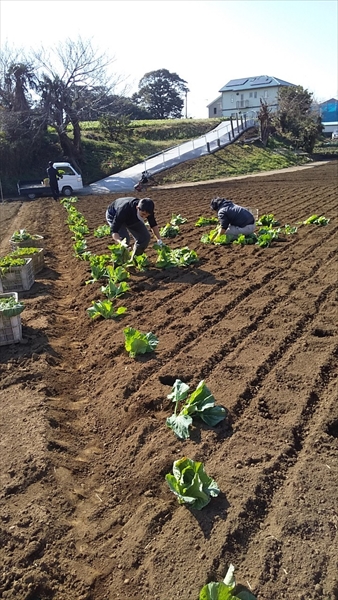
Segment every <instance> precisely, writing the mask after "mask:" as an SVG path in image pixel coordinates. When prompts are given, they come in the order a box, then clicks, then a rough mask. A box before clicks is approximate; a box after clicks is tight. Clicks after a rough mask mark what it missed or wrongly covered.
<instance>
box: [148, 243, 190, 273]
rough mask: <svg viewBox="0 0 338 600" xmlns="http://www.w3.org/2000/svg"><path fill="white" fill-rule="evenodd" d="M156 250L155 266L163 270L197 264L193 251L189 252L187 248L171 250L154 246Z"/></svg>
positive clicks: (164, 246)
mask: <svg viewBox="0 0 338 600" xmlns="http://www.w3.org/2000/svg"><path fill="white" fill-rule="evenodd" d="M154 248H155V249H156V250H157V261H156V263H155V264H156V266H157V267H160V268H163V269H170V268H171V267H187V266H188V265H190V264H193V263H196V262H198V256H197V253H196V252H195V250H190V249H189V248H188V247H187V246H186V247H184V248H176V250H171V249H170V248H169V246H166V245H162V246H159V245H158V244H154Z"/></svg>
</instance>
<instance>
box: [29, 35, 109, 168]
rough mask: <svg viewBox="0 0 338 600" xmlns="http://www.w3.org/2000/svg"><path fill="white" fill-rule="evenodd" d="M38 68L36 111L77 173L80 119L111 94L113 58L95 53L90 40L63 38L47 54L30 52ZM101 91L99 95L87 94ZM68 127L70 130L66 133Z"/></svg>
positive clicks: (80, 152)
mask: <svg viewBox="0 0 338 600" xmlns="http://www.w3.org/2000/svg"><path fill="white" fill-rule="evenodd" d="M34 59H35V61H36V63H37V65H38V74H39V79H40V85H39V90H40V94H41V102H40V110H41V113H42V116H43V118H44V120H45V122H46V123H47V124H48V125H51V126H52V127H54V128H55V131H56V132H57V134H58V137H59V141H60V144H61V147H62V150H63V152H64V154H65V156H67V157H68V159H69V160H70V161H71V162H73V164H74V166H75V167H76V168H77V169H78V170H79V171H81V168H80V163H81V156H82V147H81V129H80V120H81V114H82V111H83V110H84V108H85V107H86V108H88V103H93V102H100V103H101V105H102V101H103V98H104V96H107V101H108V96H109V95H110V94H111V92H112V90H113V89H114V88H115V86H116V85H117V84H118V83H121V81H120V79H119V78H118V77H117V76H116V75H113V74H111V75H109V69H110V67H111V65H112V63H113V62H114V58H109V57H107V54H106V53H104V54H99V53H98V52H97V50H95V49H94V48H93V47H92V44H91V41H90V40H87V41H84V40H82V39H81V37H79V38H78V39H77V41H73V40H71V39H67V40H66V41H65V42H63V43H62V44H61V45H59V46H58V47H56V48H55V49H53V50H51V51H50V52H49V53H47V52H46V51H45V50H39V51H38V52H35V53H34ZM93 89H101V90H102V94H96V95H94V94H88V90H93ZM69 127H70V131H69Z"/></svg>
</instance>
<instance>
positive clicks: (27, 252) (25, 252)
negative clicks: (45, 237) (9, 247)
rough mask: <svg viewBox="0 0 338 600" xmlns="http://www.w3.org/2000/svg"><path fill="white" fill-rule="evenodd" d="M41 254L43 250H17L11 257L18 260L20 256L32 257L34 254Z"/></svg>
mask: <svg viewBox="0 0 338 600" xmlns="http://www.w3.org/2000/svg"><path fill="white" fill-rule="evenodd" d="M38 252H41V248H16V249H15V250H13V252H11V254H10V256H13V258H18V257H19V256H28V255H29V256H30V255H32V254H37V253H38Z"/></svg>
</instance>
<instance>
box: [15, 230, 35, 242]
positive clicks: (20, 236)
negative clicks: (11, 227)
mask: <svg viewBox="0 0 338 600" xmlns="http://www.w3.org/2000/svg"><path fill="white" fill-rule="evenodd" d="M35 238H36V236H34V235H31V234H30V233H28V231H27V230H26V229H19V230H18V231H14V233H13V235H12V237H11V241H12V242H23V241H24V240H32V239H35Z"/></svg>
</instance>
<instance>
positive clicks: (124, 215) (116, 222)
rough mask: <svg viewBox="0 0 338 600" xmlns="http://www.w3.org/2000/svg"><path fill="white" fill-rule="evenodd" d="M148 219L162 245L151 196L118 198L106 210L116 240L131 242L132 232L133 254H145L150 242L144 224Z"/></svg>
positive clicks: (158, 241) (157, 240)
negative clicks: (133, 241) (140, 198)
mask: <svg viewBox="0 0 338 600" xmlns="http://www.w3.org/2000/svg"><path fill="white" fill-rule="evenodd" d="M144 219H147V221H148V223H149V226H150V227H151V229H152V231H153V233H154V236H155V238H156V242H157V243H158V244H159V245H162V243H163V242H162V240H161V236H160V232H159V228H158V226H157V223H156V219H155V215H154V202H153V201H152V200H150V198H142V200H139V199H138V198H129V197H128V198H118V199H117V200H114V202H112V203H111V204H110V205H109V206H108V208H107V211H106V221H107V223H108V225H109V226H110V232H111V234H112V238H113V240H114V241H115V242H117V243H118V242H121V241H122V240H123V239H126V242H127V244H128V245H129V243H130V234H131V235H132V236H133V238H134V240H135V243H134V247H133V252H132V256H134V255H139V254H143V253H144V251H145V249H146V248H147V247H148V245H149V242H150V233H149V231H148V229H147V227H146V226H145V224H144Z"/></svg>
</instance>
